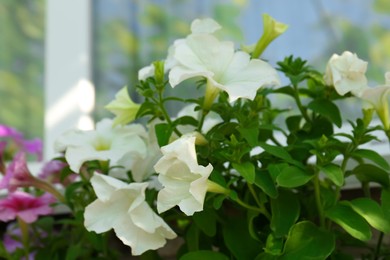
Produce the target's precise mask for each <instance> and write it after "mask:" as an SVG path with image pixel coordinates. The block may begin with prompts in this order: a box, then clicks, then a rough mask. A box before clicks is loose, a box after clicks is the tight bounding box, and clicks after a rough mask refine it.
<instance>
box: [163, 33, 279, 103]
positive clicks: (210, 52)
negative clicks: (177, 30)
mask: <svg viewBox="0 0 390 260" xmlns="http://www.w3.org/2000/svg"><path fill="white" fill-rule="evenodd" d="M173 58H174V59H175V60H176V64H175V65H174V66H173V67H172V69H171V71H170V73H169V83H170V84H171V86H172V87H175V86H176V85H178V84H179V83H181V82H182V81H184V80H186V79H189V78H194V77H199V76H201V77H204V78H206V79H207V88H206V95H205V108H206V109H208V108H209V107H210V106H211V103H212V102H213V101H214V99H215V97H216V96H217V95H218V93H219V91H220V90H224V91H226V92H227V93H228V94H229V100H230V101H231V102H233V101H235V100H236V99H238V98H247V99H252V100H253V99H254V97H255V96H256V92H257V90H258V89H259V88H261V87H262V86H264V85H279V84H280V80H279V76H278V74H277V72H276V70H275V69H274V68H272V67H271V65H269V64H268V63H266V62H264V61H262V60H259V59H250V56H249V54H248V53H246V52H243V51H235V50H234V43H233V42H228V41H219V40H218V39H217V38H216V37H215V36H214V35H212V34H209V33H196V34H190V35H189V36H187V38H186V39H185V40H184V41H183V42H181V43H180V44H177V45H176V46H174V50H173Z"/></svg>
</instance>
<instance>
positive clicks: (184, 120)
mask: <svg viewBox="0 0 390 260" xmlns="http://www.w3.org/2000/svg"><path fill="white" fill-rule="evenodd" d="M173 125H174V126H177V125H192V126H197V125H198V121H197V120H196V119H195V118H193V117H192V116H182V117H179V118H177V119H176V120H175V121H173Z"/></svg>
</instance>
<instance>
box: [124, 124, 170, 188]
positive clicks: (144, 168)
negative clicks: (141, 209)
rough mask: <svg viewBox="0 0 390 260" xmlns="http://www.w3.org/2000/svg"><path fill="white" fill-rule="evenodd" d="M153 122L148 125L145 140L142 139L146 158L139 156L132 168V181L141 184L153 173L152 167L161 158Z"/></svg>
mask: <svg viewBox="0 0 390 260" xmlns="http://www.w3.org/2000/svg"><path fill="white" fill-rule="evenodd" d="M154 126H155V122H152V123H151V124H150V125H149V127H148V128H149V133H148V136H147V137H146V138H144V140H145V143H146V156H144V157H142V156H139V157H138V158H137V159H136V160H135V162H134V164H133V166H132V169H131V170H132V175H133V179H134V180H135V181H136V182H141V181H144V180H146V179H147V178H149V177H150V176H151V175H152V174H153V173H155V171H154V168H153V167H154V165H155V164H156V162H157V161H158V160H159V159H160V158H161V156H162V153H161V150H160V146H159V145H158V142H157V137H156V131H155V128H154Z"/></svg>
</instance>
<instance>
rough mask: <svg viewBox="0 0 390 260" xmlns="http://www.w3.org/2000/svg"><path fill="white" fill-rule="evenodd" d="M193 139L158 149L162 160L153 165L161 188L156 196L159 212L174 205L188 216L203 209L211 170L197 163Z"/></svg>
mask: <svg viewBox="0 0 390 260" xmlns="http://www.w3.org/2000/svg"><path fill="white" fill-rule="evenodd" d="M195 140H196V137H195V136H192V135H184V136H182V137H181V138H179V139H177V140H176V141H174V142H172V143H170V144H168V145H166V146H164V147H162V148H161V151H162V153H163V157H162V158H161V159H160V160H159V161H158V162H157V163H156V165H155V166H154V169H155V170H156V172H157V173H159V176H158V180H159V181H160V182H161V184H162V185H163V189H162V190H160V191H159V193H158V197H157V210H158V212H159V213H161V212H164V211H166V210H168V209H170V208H172V207H174V206H176V205H178V206H179V207H180V210H181V211H183V212H184V213H185V214H186V215H187V216H191V215H193V214H194V213H195V212H197V211H202V210H203V203H204V199H205V196H206V192H207V184H208V177H209V176H210V174H211V172H212V170H213V167H212V165H211V164H209V165H208V166H206V167H204V166H202V165H199V164H198V161H197V157H196V151H195Z"/></svg>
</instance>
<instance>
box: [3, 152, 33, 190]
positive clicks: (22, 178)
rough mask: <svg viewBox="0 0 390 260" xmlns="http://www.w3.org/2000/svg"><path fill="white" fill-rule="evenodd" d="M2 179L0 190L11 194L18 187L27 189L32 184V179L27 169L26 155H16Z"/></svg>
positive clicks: (21, 153)
mask: <svg viewBox="0 0 390 260" xmlns="http://www.w3.org/2000/svg"><path fill="white" fill-rule="evenodd" d="M5 172H6V173H5V175H4V177H3V178H2V179H1V180H0V189H6V188H7V189H8V190H9V191H11V192H13V191H15V190H16V189H17V188H18V187H27V186H30V185H31V184H32V181H33V179H34V177H33V176H32V175H31V173H30V171H29V169H28V168H27V162H26V155H25V153H23V152H20V153H18V154H16V156H15V157H14V159H13V160H12V162H11V163H10V164H9V165H8V167H7V169H6V171H5Z"/></svg>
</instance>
